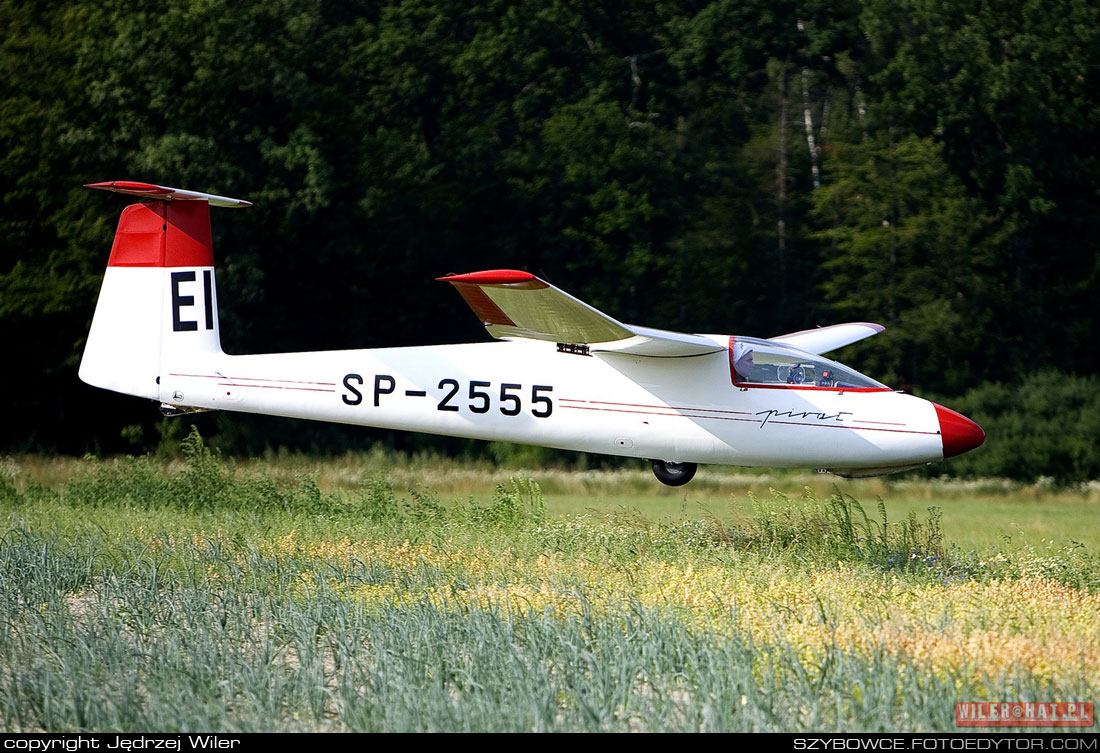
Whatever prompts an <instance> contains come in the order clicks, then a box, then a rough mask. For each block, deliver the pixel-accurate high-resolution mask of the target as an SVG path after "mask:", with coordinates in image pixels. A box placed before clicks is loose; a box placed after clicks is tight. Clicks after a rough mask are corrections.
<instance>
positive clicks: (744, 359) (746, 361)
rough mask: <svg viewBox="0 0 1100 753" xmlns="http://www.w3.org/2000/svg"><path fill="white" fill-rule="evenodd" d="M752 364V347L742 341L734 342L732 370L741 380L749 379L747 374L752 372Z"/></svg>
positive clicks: (746, 380)
mask: <svg viewBox="0 0 1100 753" xmlns="http://www.w3.org/2000/svg"><path fill="white" fill-rule="evenodd" d="M754 365H755V364H753V360H752V348H750V347H749V346H747V345H745V344H744V343H734V345H733V370H734V371H735V372H736V373H737V376H738V377H740V379H741V381H744V382H748V381H750V378H749V375H750V374H752V368H753V366H754Z"/></svg>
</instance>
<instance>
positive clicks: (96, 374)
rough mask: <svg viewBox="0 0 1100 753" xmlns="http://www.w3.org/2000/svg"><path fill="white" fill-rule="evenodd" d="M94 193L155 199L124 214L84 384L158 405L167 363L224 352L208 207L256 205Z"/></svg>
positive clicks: (133, 188) (123, 188)
mask: <svg viewBox="0 0 1100 753" xmlns="http://www.w3.org/2000/svg"><path fill="white" fill-rule="evenodd" d="M88 188H100V189H103V190H106V191H114V192H117V193H126V194H131V195H135V196H141V197H143V198H146V199H149V200H147V201H143V202H142V203H140V204H131V205H130V206H128V207H126V208H125V209H124V210H122V217H121V218H120V220H119V223H118V231H117V232H116V233H115V241H114V244H113V245H112V247H111V258H110V261H108V262H107V272H106V274H105V275H104V277H103V287H102V288H101V289H100V292H99V303H98V304H97V305H96V310H95V316H94V317H93V318H92V327H91V331H90V332H89V333H88V343H87V345H86V346H85V347H84V357H83V359H82V360H81V362H80V378H81V380H83V381H84V382H87V383H88V384H91V385H93V386H96V387H102V388H104V389H108V390H114V391H115V392H122V393H125V394H127V395H138V396H141V397H148V398H151V399H153V400H159V399H160V381H161V379H160V378H161V371H162V368H163V366H164V364H165V361H167V360H169V359H171V360H172V361H173V362H179V361H180V360H181V359H186V358H188V357H195V358H201V357H202V356H203V355H215V354H220V353H221V352H222V349H221V338H220V336H219V333H218V308H217V297H216V290H215V287H214V251H213V243H212V241H211V234H210V205H211V204H213V205H214V206H228V207H246V206H251V204H249V203H248V202H247V201H240V200H239V199H229V198H226V197H224V196H214V195H212V194H204V193H197V192H194V191H183V190H180V189H176V188H168V187H166V186H156V185H152V184H150V183H136V182H133V181H114V182H109V183H93V184H90V185H89V186H88Z"/></svg>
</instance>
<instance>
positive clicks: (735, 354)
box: [730, 337, 890, 390]
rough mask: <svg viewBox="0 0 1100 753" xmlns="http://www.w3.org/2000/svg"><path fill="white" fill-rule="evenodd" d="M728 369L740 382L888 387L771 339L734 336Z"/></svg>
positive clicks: (799, 386) (752, 383)
mask: <svg viewBox="0 0 1100 753" xmlns="http://www.w3.org/2000/svg"><path fill="white" fill-rule="evenodd" d="M730 370H731V372H732V374H733V381H734V384H737V385H740V386H754V385H760V386H783V387H798V388H812V387H816V388H819V389H832V390H846V389H859V390H888V389H890V388H889V387H887V386H886V385H885V384H882V383H881V382H876V381H875V380H874V379H871V378H870V377H868V376H864V375H863V374H860V373H859V372H858V371H856V370H855V369H851V368H849V367H847V366H844V365H843V364H839V363H837V362H836V361H830V360H829V359H828V358H824V357H822V356H817V355H813V354H811V353H806V352H804V351H801V350H798V349H797V348H792V347H791V346H789V345H784V344H782V343H779V342H774V341H771V340H759V339H757V338H754V337H734V338H732V339H731V343H730Z"/></svg>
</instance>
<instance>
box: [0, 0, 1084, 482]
mask: <svg viewBox="0 0 1100 753" xmlns="http://www.w3.org/2000/svg"><path fill="white" fill-rule="evenodd" d="M0 28H3V29H4V32H3V37H2V39H0V66H2V67H0V72H2V74H3V75H0V112H2V113H3V115H2V117H0V191H2V192H3V201H2V204H0V331H2V332H3V333H4V335H5V347H6V349H7V351H8V352H9V353H14V354H15V355H14V360H13V363H15V364H16V365H17V368H9V369H5V370H4V373H3V375H2V376H0V389H2V390H3V391H4V393H5V394H9V395H14V394H18V395H19V396H20V398H19V405H18V406H16V407H15V409H14V410H12V409H9V412H8V413H7V415H6V420H5V422H4V425H3V429H2V430H0V445H2V446H5V447H8V448H16V449H47V450H63V451H69V452H80V451H83V450H86V449H101V450H116V449H127V448H131V447H134V446H137V447H143V446H144V447H148V446H151V445H152V444H154V443H155V442H156V441H157V439H158V434H157V432H156V431H155V423H154V414H152V412H150V411H149V410H148V406H145V405H143V404H142V403H141V402H140V401H135V400H128V399H125V398H115V397H112V396H110V395H106V394H105V393H102V392H98V391H96V392H93V391H92V390H91V389H90V388H87V387H85V386H83V385H81V384H79V383H78V380H77V379H76V365H77V363H78V362H79V357H80V352H81V348H82V344H83V338H84V336H85V333H86V329H87V324H88V322H89V320H90V317H91V313H92V310H93V308H94V301H95V295H96V292H97V289H98V282H99V279H100V275H101V272H102V268H103V265H104V261H105V258H106V255H107V249H108V248H109V243H110V238H111V234H112V231H113V223H114V219H115V217H116V216H117V213H118V211H119V210H120V208H121V207H120V202H118V201H114V200H112V199H110V198H109V197H105V196H102V195H92V192H89V191H84V190H82V189H81V188H80V187H79V186H80V184H82V183H87V182H93V181H97V180H107V179H120V178H131V179H139V180H149V181H154V182H160V183H165V184H168V185H175V186H183V187H187V188H193V189H196V190H206V191H213V192H217V193H222V194H227V195H231V196H240V197H243V198H247V199H249V200H251V201H253V202H255V204H256V206H255V207H253V208H252V209H250V210H248V211H247V212H243V213H232V215H231V216H230V215H229V213H225V214H217V215H216V216H215V227H214V231H215V245H216V247H217V248H216V254H217V256H218V259H219V262H218V263H219V265H220V266H219V279H218V282H219V286H220V287H219V290H220V293H221V294H220V299H221V300H222V301H223V306H222V332H223V337H224V339H225V341H226V342H225V345H226V348H227V350H229V351H231V352H240V351H255V352H259V351H263V350H309V349H323V348H330V347H370V346H382V345H396V344H417V343H432V342H450V341H462V340H476V339H480V338H482V337H484V334H483V333H481V332H480V329H479V327H478V325H477V322H476V321H475V320H474V319H473V317H467V316H455V315H453V313H454V311H455V310H456V307H460V306H461V304H460V303H459V302H458V301H457V300H456V299H455V298H454V297H453V296H452V295H450V294H449V291H447V290H444V289H442V288H441V287H439V286H437V285H435V284H434V283H431V282H430V280H431V278H432V277H434V276H437V275H439V274H443V273H446V272H449V271H468V270H473V269H478V268H492V267H518V268H526V269H530V270H532V271H537V272H541V273H542V274H544V275H546V276H548V277H549V278H550V279H552V280H553V281H555V282H556V283H558V284H560V285H561V286H563V287H564V288H566V289H567V290H569V291H570V292H572V293H574V294H576V295H578V296H580V297H582V298H583V299H585V300H587V301H589V302H591V303H592V304H593V305H595V306H597V307H599V308H602V309H604V310H606V311H608V312H609V313H612V314H613V315H615V316H618V317H621V318H622V319H624V320H626V321H636V322H640V323H643V324H649V325H652V326H660V327H667V328H672V329H683V330H691V331H707V332H738V333H747V334H757V335H765V336H768V335H773V334H779V333H781V332H785V331H790V330H795V329H802V328H805V327H807V326H812V325H814V324H818V323H822V324H825V323H832V322H835V321H839V320H844V319H859V320H872V321H879V322H881V323H883V324H885V325H886V326H887V328H888V329H887V332H886V333H885V334H884V335H882V336H880V337H876V338H873V339H872V340H870V341H868V342H867V343H865V344H860V345H858V346H853V347H852V348H851V350H850V352H848V351H846V352H844V353H843V354H841V357H842V359H843V360H846V361H851V362H852V363H853V365H856V366H857V367H860V368H861V369H862V370H864V371H867V372H868V373H870V374H872V375H874V376H876V377H880V378H882V379H884V380H886V381H887V382H888V383H891V384H894V385H896V386H899V387H903V388H906V389H913V390H917V391H920V392H929V393H936V394H943V395H960V394H962V393H963V392H966V391H967V390H968V389H971V388H972V387H973V386H974V385H976V384H981V383H984V382H987V381H990V382H993V381H995V382H999V383H1003V384H1018V383H1019V381H1020V380H1019V379H1018V378H1017V377H1016V375H1017V374H1022V373H1033V372H1034V371H1036V370H1037V369H1040V368H1042V367H1057V368H1059V369H1060V370H1061V371H1062V372H1063V373H1067V372H1068V373H1072V374H1077V375H1080V376H1085V375H1088V374H1093V373H1095V372H1096V371H1097V368H1098V366H1100V349H1098V348H1096V347H1095V346H1094V345H1093V344H1092V340H1091V337H1090V336H1091V335H1092V333H1093V332H1095V331H1096V329H1097V327H1098V325H1100V309H1098V308H1097V307H1096V306H1095V305H1093V298H1094V297H1095V291H1096V290H1097V285H1098V282H1100V280H1098V275H1100V263H1098V258H1100V257H1098V256H1097V253H1096V249H1097V248H1098V247H1100V215H1098V214H1097V213H1096V212H1095V211H1094V208H1095V204H1096V202H1097V199H1098V198H1100V196H1098V194H1097V186H1098V182H1097V177H1096V176H1097V175H1098V174H1100V147H1098V143H1100V142H1098V141H1097V139H1096V136H1095V130H1096V128H1095V127H1096V123H1097V122H1098V121H1100V98H1098V96H1097V92H1100V60H1098V57H1100V7H1098V6H1097V5H1096V4H1095V3H1086V2H1079V1H1078V0H1057V1H1056V2H1044V3H1039V2H1034V1H1031V2H1028V3H1026V4H1025V5H1024V7H1022V8H1021V7H1020V5H1019V4H1018V3H1016V4H1011V5H1010V4H1004V3H985V4H976V3H972V2H967V1H966V0H905V1H904V2H898V1H897V0H861V1H860V2H856V1H855V0H850V1H847V2H840V3H836V2H833V3H821V2H819V1H818V0H801V1H800V2H795V1H794V0H783V1H781V2H778V3H777V2H774V1H769V2H761V1H759V0H714V1H713V2H702V1H700V2H692V3H682V4H652V5H645V6H636V5H631V4H626V3H618V2H612V3H608V2H589V1H588V0H575V1H566V2H557V1H555V2H550V3H546V2H539V3H518V4H517V3H507V2H498V1H497V0H483V1H481V2H473V3H471V2H462V3H457V2H448V1H447V0H405V1H403V2H396V3H389V2H387V3H377V2H368V1H362V2H353V1H351V0H348V1H346V2H326V3H316V2H307V1H306V0H276V1H274V2H268V3H263V4H251V3H246V4H240V3H230V2H185V3H175V4H172V5H171V6H170V7H166V6H165V5H164V4H163V3H162V2H153V1H152V0H138V1H137V2H135V1H134V0H127V1H126V2H121V1H119V0H109V1H107V2H100V3H80V2H76V1H74V0H52V1H51V2H34V3H29V2H19V1H18V0H3V1H2V2H0ZM9 360H11V359H9ZM1030 402H1031V401H1029V400H1024V401H1021V402H1019V403H1016V404H1015V405H1014V406H1013V407H1012V408H1011V409H1010V410H1011V411H1012V412H1015V413H1017V414H1019V415H1021V416H1022V415H1025V414H1027V415H1031V412H1033V409H1032V408H1031V407H1029V406H1030ZM1020 420H1021V421H1024V420H1025V419H1023V418H1021V419H1020ZM1028 420H1030V419H1028ZM216 422H217V419H213V420H212V422H211V423H214V424H215V425H216V427H217V428H218V429H219V430H220V431H222V432H223V434H224V436H223V439H222V443H223V444H224V445H225V446H228V447H232V448H235V449H237V450H240V451H247V450H255V449H257V448H261V449H262V447H263V446H264V445H275V446H278V445H286V446H292V447H299V448H310V447H314V448H333V447H344V446H348V445H350V444H351V443H358V442H361V441H362V436H363V435H362V434H361V433H358V434H352V433H350V432H348V431H347V430H343V429H339V428H324V429H321V428H317V427H315V426H309V427H305V426H302V425H300V424H297V423H295V424H289V423H285V422H272V421H268V422H263V421H260V422H254V421H253V420H251V419H245V418H241V417H233V419H232V421H231V422H229V421H223V422H221V423H220V424H217V423H216ZM207 427H208V431H209V430H214V428H215V426H212V425H210V424H208V425H207ZM124 430H125V431H124ZM167 431H171V430H170V429H168V430H167ZM382 436H383V435H378V434H376V435H373V437H375V438H379V437H382ZM1092 437H1093V438H1094V440H1093V443H1094V444H1100V442H1096V441H1095V437H1096V435H1095V433H1094V434H1093V435H1092ZM386 438H388V439H389V440H391V441H398V442H404V443H406V446H408V444H409V443H416V442H420V441H422V440H419V439H410V438H407V437H405V438H396V439H395V438H394V437H389V436H388V435H387V436H386ZM1005 452H1006V453H1010V454H1012V456H1013V457H1017V458H1021V457H1022V456H1023V455H1024V454H1025V450H1024V449H1022V448H1020V447H1014V448H1013V449H1011V450H1006V451H1005ZM974 462H975V463H977V462H978V461H977V460H975V461H974ZM1090 463H1091V464H1090ZM1095 463H1096V461H1095V460H1091V461H1088V462H1075V464H1071V465H1070V466H1067V470H1065V471H1063V470H1062V469H1061V468H1060V467H1058V468H1052V467H1048V466H1046V465H1043V464H1041V463H1038V462H1036V463H1035V464H1030V463H1023V462H1020V463H1015V464H1014V463H1010V462H998V463H997V464H996V465H997V467H998V469H999V470H1002V471H1004V472H1007V473H1011V474H1012V475H1021V474H1023V473H1028V474H1037V475H1054V476H1058V477H1059V478H1062V477H1066V478H1075V479H1082V478H1085V477H1086V476H1085V475H1083V474H1093V475H1095ZM966 467H967V468H970V467H971V466H969V465H968V466H966ZM974 469H975V470H977V466H974ZM983 470H984V469H983Z"/></svg>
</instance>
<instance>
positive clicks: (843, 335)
mask: <svg viewBox="0 0 1100 753" xmlns="http://www.w3.org/2000/svg"><path fill="white" fill-rule="evenodd" d="M884 329H886V328H885V327H883V326H882V325H881V324H872V323H871V322H848V323H847V324H834V325H832V326H830V327H818V328H817V329H807V330H803V331H802V332H792V333H790V334H789V335H779V336H778V337H772V338H770V339H771V340H774V341H776V342H781V343H785V344H787V345H791V346H793V347H795V348H798V349H799V350H804V351H806V352H807V353H813V354H814V355H821V354H822V353H828V352H829V351H830V350H836V349H837V348H842V347H844V346H845V345H851V344H852V343H854V342H858V341H860V340H862V339H864V338H867V337H871V336H872V335H877V334H878V333H879V332H882V331H883V330H884Z"/></svg>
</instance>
